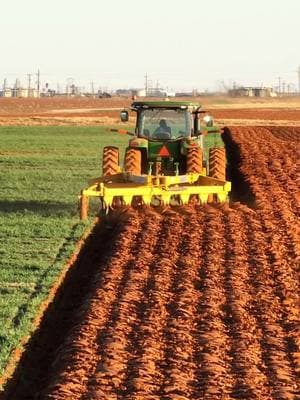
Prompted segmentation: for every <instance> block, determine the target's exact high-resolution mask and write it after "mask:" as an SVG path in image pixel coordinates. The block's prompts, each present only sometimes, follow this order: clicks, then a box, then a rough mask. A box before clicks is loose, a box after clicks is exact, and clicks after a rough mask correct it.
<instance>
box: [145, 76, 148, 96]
mask: <svg viewBox="0 0 300 400" xmlns="http://www.w3.org/2000/svg"><path fill="white" fill-rule="evenodd" d="M145 91H146V96H147V94H148V74H147V72H146V75H145Z"/></svg>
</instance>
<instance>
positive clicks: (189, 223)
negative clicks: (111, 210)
mask: <svg viewBox="0 0 300 400" xmlns="http://www.w3.org/2000/svg"><path fill="white" fill-rule="evenodd" d="M299 135H300V131H299V129H298V130H297V129H296V128H291V129H288V128H274V127H268V128H264V127H243V128H241V127H232V128H227V129H225V132H224V135H223V137H224V141H225V145H226V148H227V152H228V155H229V161H230V170H229V173H230V174H231V179H232V181H233V186H234V191H233V192H234V193H233V195H234V199H235V201H234V202H232V204H231V205H230V206H228V205H224V206H213V205H209V206H203V207H201V206H196V207H182V208H175V209H172V210H165V212H162V213H158V212H155V211H151V210H147V209H142V210H130V211H128V212H127V213H125V214H122V215H121V216H116V217H115V218H116V219H115V220H112V221H111V222H110V225H109V226H107V227H106V228H105V227H98V228H97V227H96V229H95V232H94V234H93V235H92V237H91V238H90V240H89V242H88V243H87V245H86V248H85V249H84V251H83V252H82V254H81V255H80V257H79V259H78V261H77V266H76V267H75V270H74V271H73V272H72V274H73V275H72V276H70V277H69V278H68V279H67V281H66V283H65V288H63V289H64V290H62V292H61V293H60V294H59V296H58V297H57V299H56V301H55V303H54V305H53V308H52V311H51V312H49V315H46V317H45V321H44V322H43V323H42V325H41V327H40V332H38V333H37V335H36V336H35V338H34V339H33V341H32V343H31V345H30V348H29V350H30V351H28V353H27V354H26V355H25V356H24V357H23V360H22V362H21V364H20V367H19V370H18V371H17V372H16V374H15V376H14V378H13V380H12V382H11V383H10V385H9V386H8V388H7V391H6V393H5V395H4V397H3V398H4V399H10V400H14V399H16V400H22V399H53V400H60V399H61V400H66V399H70V400H71V399H72V400H77V399H78V400H79V399H80V400H88V399H94V400H96V399H110V400H111V399H128V400H129V399H134V400H142V399H149V400H150V399H151V400H155V399H157V400H159V399H165V400H171V399H172V400H175V399H177V400H187V399H193V400H196V399H209V400H221V399H222V400H229V399H243V400H245V399H249V400H290V399H291V400H292V399H293V400H297V399H299V393H300V301H299V300H300V298H299V296H300V291H299V286H300V268H299V264H300V263H299V261H300V241H299V224H298V219H299V214H300V213H299V203H300V198H299V185H297V183H296V182H297V178H299V166H298V165H297V162H298V160H299V150H300V148H299V143H298V140H299ZM238 200H240V201H238Z"/></svg>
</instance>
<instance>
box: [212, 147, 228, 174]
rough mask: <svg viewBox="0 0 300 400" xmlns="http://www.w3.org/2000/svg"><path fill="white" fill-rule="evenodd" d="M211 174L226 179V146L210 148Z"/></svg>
mask: <svg viewBox="0 0 300 400" xmlns="http://www.w3.org/2000/svg"><path fill="white" fill-rule="evenodd" d="M209 176H211V177H212V178H216V179H220V180H221V181H225V180H226V151H225V148H224V147H215V148H211V149H209Z"/></svg>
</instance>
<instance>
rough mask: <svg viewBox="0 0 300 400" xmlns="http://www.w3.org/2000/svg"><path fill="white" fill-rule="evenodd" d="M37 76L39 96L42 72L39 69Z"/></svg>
mask: <svg viewBox="0 0 300 400" xmlns="http://www.w3.org/2000/svg"><path fill="white" fill-rule="evenodd" d="M36 76H37V91H38V95H40V70H39V69H38V72H37V74H36Z"/></svg>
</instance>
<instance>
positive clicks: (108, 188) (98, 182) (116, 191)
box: [80, 173, 231, 219]
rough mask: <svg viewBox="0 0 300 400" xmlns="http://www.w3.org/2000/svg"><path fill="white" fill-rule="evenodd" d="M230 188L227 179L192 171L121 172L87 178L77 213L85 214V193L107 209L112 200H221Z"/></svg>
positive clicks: (126, 202)
mask: <svg viewBox="0 0 300 400" xmlns="http://www.w3.org/2000/svg"><path fill="white" fill-rule="evenodd" d="M230 190H231V183H230V182H227V181H220V180H218V179H214V178H211V177H208V176H203V175H202V174H196V173H189V174H186V175H176V176H163V175H162V176H152V175H141V176H135V175H132V174H130V173H121V174H116V175H111V176H105V177H100V178H97V179H93V180H92V181H90V182H89V186H88V187H87V188H86V189H83V190H82V192H81V196H80V204H81V206H80V216H81V219H84V218H86V217H87V213H88V199H89V197H99V199H100V200H101V204H102V209H104V210H106V211H107V210H109V208H110V207H114V205H115V204H121V205H124V206H131V205H133V204H134V203H135V200H137V202H139V203H140V204H145V205H169V204H171V205H172V204H188V203H189V201H190V200H191V199H192V198H193V199H196V201H198V202H199V203H200V204H205V203H207V202H210V201H212V199H213V201H217V202H219V203H224V202H226V201H227V199H228V194H229V192H230Z"/></svg>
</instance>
